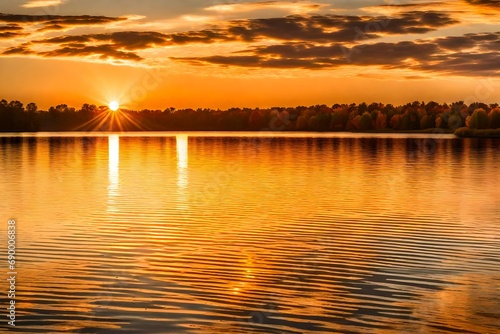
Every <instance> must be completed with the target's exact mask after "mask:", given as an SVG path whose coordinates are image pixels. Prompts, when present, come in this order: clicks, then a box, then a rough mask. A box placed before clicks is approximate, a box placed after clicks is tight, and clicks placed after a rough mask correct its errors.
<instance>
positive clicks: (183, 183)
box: [175, 135, 188, 209]
mask: <svg viewBox="0 0 500 334" xmlns="http://www.w3.org/2000/svg"><path fill="white" fill-rule="evenodd" d="M175 140H176V144H177V146H176V148H177V193H178V195H179V203H178V208H180V209H187V205H186V204H187V187H188V170H187V169H188V136H187V135H177V136H176V137H175Z"/></svg>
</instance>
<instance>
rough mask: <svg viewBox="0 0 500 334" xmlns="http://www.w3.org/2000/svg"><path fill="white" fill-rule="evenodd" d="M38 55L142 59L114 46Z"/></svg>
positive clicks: (65, 48) (74, 47) (83, 47)
mask: <svg viewBox="0 0 500 334" xmlns="http://www.w3.org/2000/svg"><path fill="white" fill-rule="evenodd" d="M38 55H40V56H43V57H75V56H77V57H83V56H99V58H100V59H108V58H113V59H119V60H133V61H139V60H141V59H142V58H141V57H139V56H138V55H136V54H135V53H133V52H123V51H118V50H116V49H115V48H114V46H113V45H99V46H80V47H76V46H73V47H64V48H60V49H57V50H52V51H48V52H39V53H38Z"/></svg>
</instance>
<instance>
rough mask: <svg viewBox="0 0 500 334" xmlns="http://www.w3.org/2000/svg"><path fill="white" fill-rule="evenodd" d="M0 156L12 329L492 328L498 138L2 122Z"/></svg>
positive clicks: (496, 286) (495, 319)
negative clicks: (15, 129)
mask: <svg viewBox="0 0 500 334" xmlns="http://www.w3.org/2000/svg"><path fill="white" fill-rule="evenodd" d="M430 138H439V139H430ZM0 156H1V159H0V219H1V223H0V228H1V229H2V230H3V232H1V233H0V235H1V237H0V246H1V247H2V249H3V250H4V251H3V253H4V254H6V249H7V239H6V235H7V233H6V231H7V220H8V219H9V218H15V219H16V220H17V251H18V263H17V271H18V275H17V285H16V288H17V304H16V305H17V319H16V320H17V323H16V325H17V326H16V331H17V332H43V333H179V334H183V333H193V334H201V333H228V334H229V333H283V334H284V333H287V334H288V333H481V334H482V333H498V332H499V331H500V272H499V267H500V225H499V224H500V205H499V198H500V141H499V140H487V139H482V140H475V139H456V138H454V136H452V135H450V136H441V137H432V136H429V135H412V136H410V135H347V134H338V135H314V134H294V135H286V136H280V137H278V136H273V135H272V134H260V133H254V134H234V133H222V134H221V133H205V134H177V135H176V134H173V135H172V134H165V133H161V134H152V135H148V134H129V135H123V134H122V135H116V134H111V135H108V134H105V135H103V134H97V135H96V134H93V135H91V136H88V135H82V134H39V135H36V136H28V135H26V136H22V135H3V136H0ZM0 268H2V269H1V272H0V279H1V281H2V282H4V283H2V284H3V285H2V289H1V291H4V292H3V293H2V295H1V299H0V301H1V302H2V305H3V306H2V308H3V309H4V311H2V315H3V316H2V317H3V320H1V323H0V326H1V327H0V329H1V330H2V331H4V330H6V328H7V318H6V317H5V314H6V311H5V308H6V305H7V303H8V299H7V293H6V291H7V290H8V285H7V283H6V280H5V279H6V277H7V263H6V257H5V256H3V257H2V263H1V265H0Z"/></svg>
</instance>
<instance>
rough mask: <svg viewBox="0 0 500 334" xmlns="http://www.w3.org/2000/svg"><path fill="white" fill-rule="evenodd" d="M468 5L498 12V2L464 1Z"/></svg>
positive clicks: (499, 8) (494, 0)
mask: <svg viewBox="0 0 500 334" xmlns="http://www.w3.org/2000/svg"><path fill="white" fill-rule="evenodd" d="M465 2H467V3H468V4H469V5H473V6H482V7H489V8H491V9H496V10H500V0H465Z"/></svg>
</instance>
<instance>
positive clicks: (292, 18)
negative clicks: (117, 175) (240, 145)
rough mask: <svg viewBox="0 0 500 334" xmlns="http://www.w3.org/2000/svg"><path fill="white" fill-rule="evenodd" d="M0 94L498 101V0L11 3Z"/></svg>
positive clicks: (175, 100) (163, 100) (157, 101)
mask: <svg viewBox="0 0 500 334" xmlns="http://www.w3.org/2000/svg"><path fill="white" fill-rule="evenodd" d="M0 13H2V14H0V73H1V77H2V80H0V98H3V99H6V100H20V101H22V102H24V103H25V104H27V103H29V102H35V103H37V104H38V106H39V107H40V108H42V109H47V108H49V107H50V106H53V105H57V104H61V103H66V104H68V105H71V106H74V107H77V108H78V107H80V106H81V105H82V104H83V103H91V104H96V105H106V104H108V103H109V102H111V101H114V100H116V101H118V102H119V103H120V105H121V106H122V107H124V108H130V109H145V108H148V109H165V108H167V107H175V108H230V107H264V108H265V107H273V106H298V105H313V104H327V105H331V104H334V103H360V102H367V103H371V102H382V103H392V104H402V103H407V102H413V101H430V100H433V101H436V102H440V103H444V102H447V103H450V102H454V101H465V102H466V103H467V102H469V103H471V102H475V101H477V102H485V103H495V102H500V98H499V97H500V83H499V80H498V79H499V77H500V0H455V1H439V0H438V1H433V0H430V1H420V0H358V1H350V0H337V1H336V0H330V1H319V0H318V1H244V0H240V1H238V0H207V1H201V0H169V1H163V0H141V1H137V0H113V1H111V0H2V1H1V2H0Z"/></svg>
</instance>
